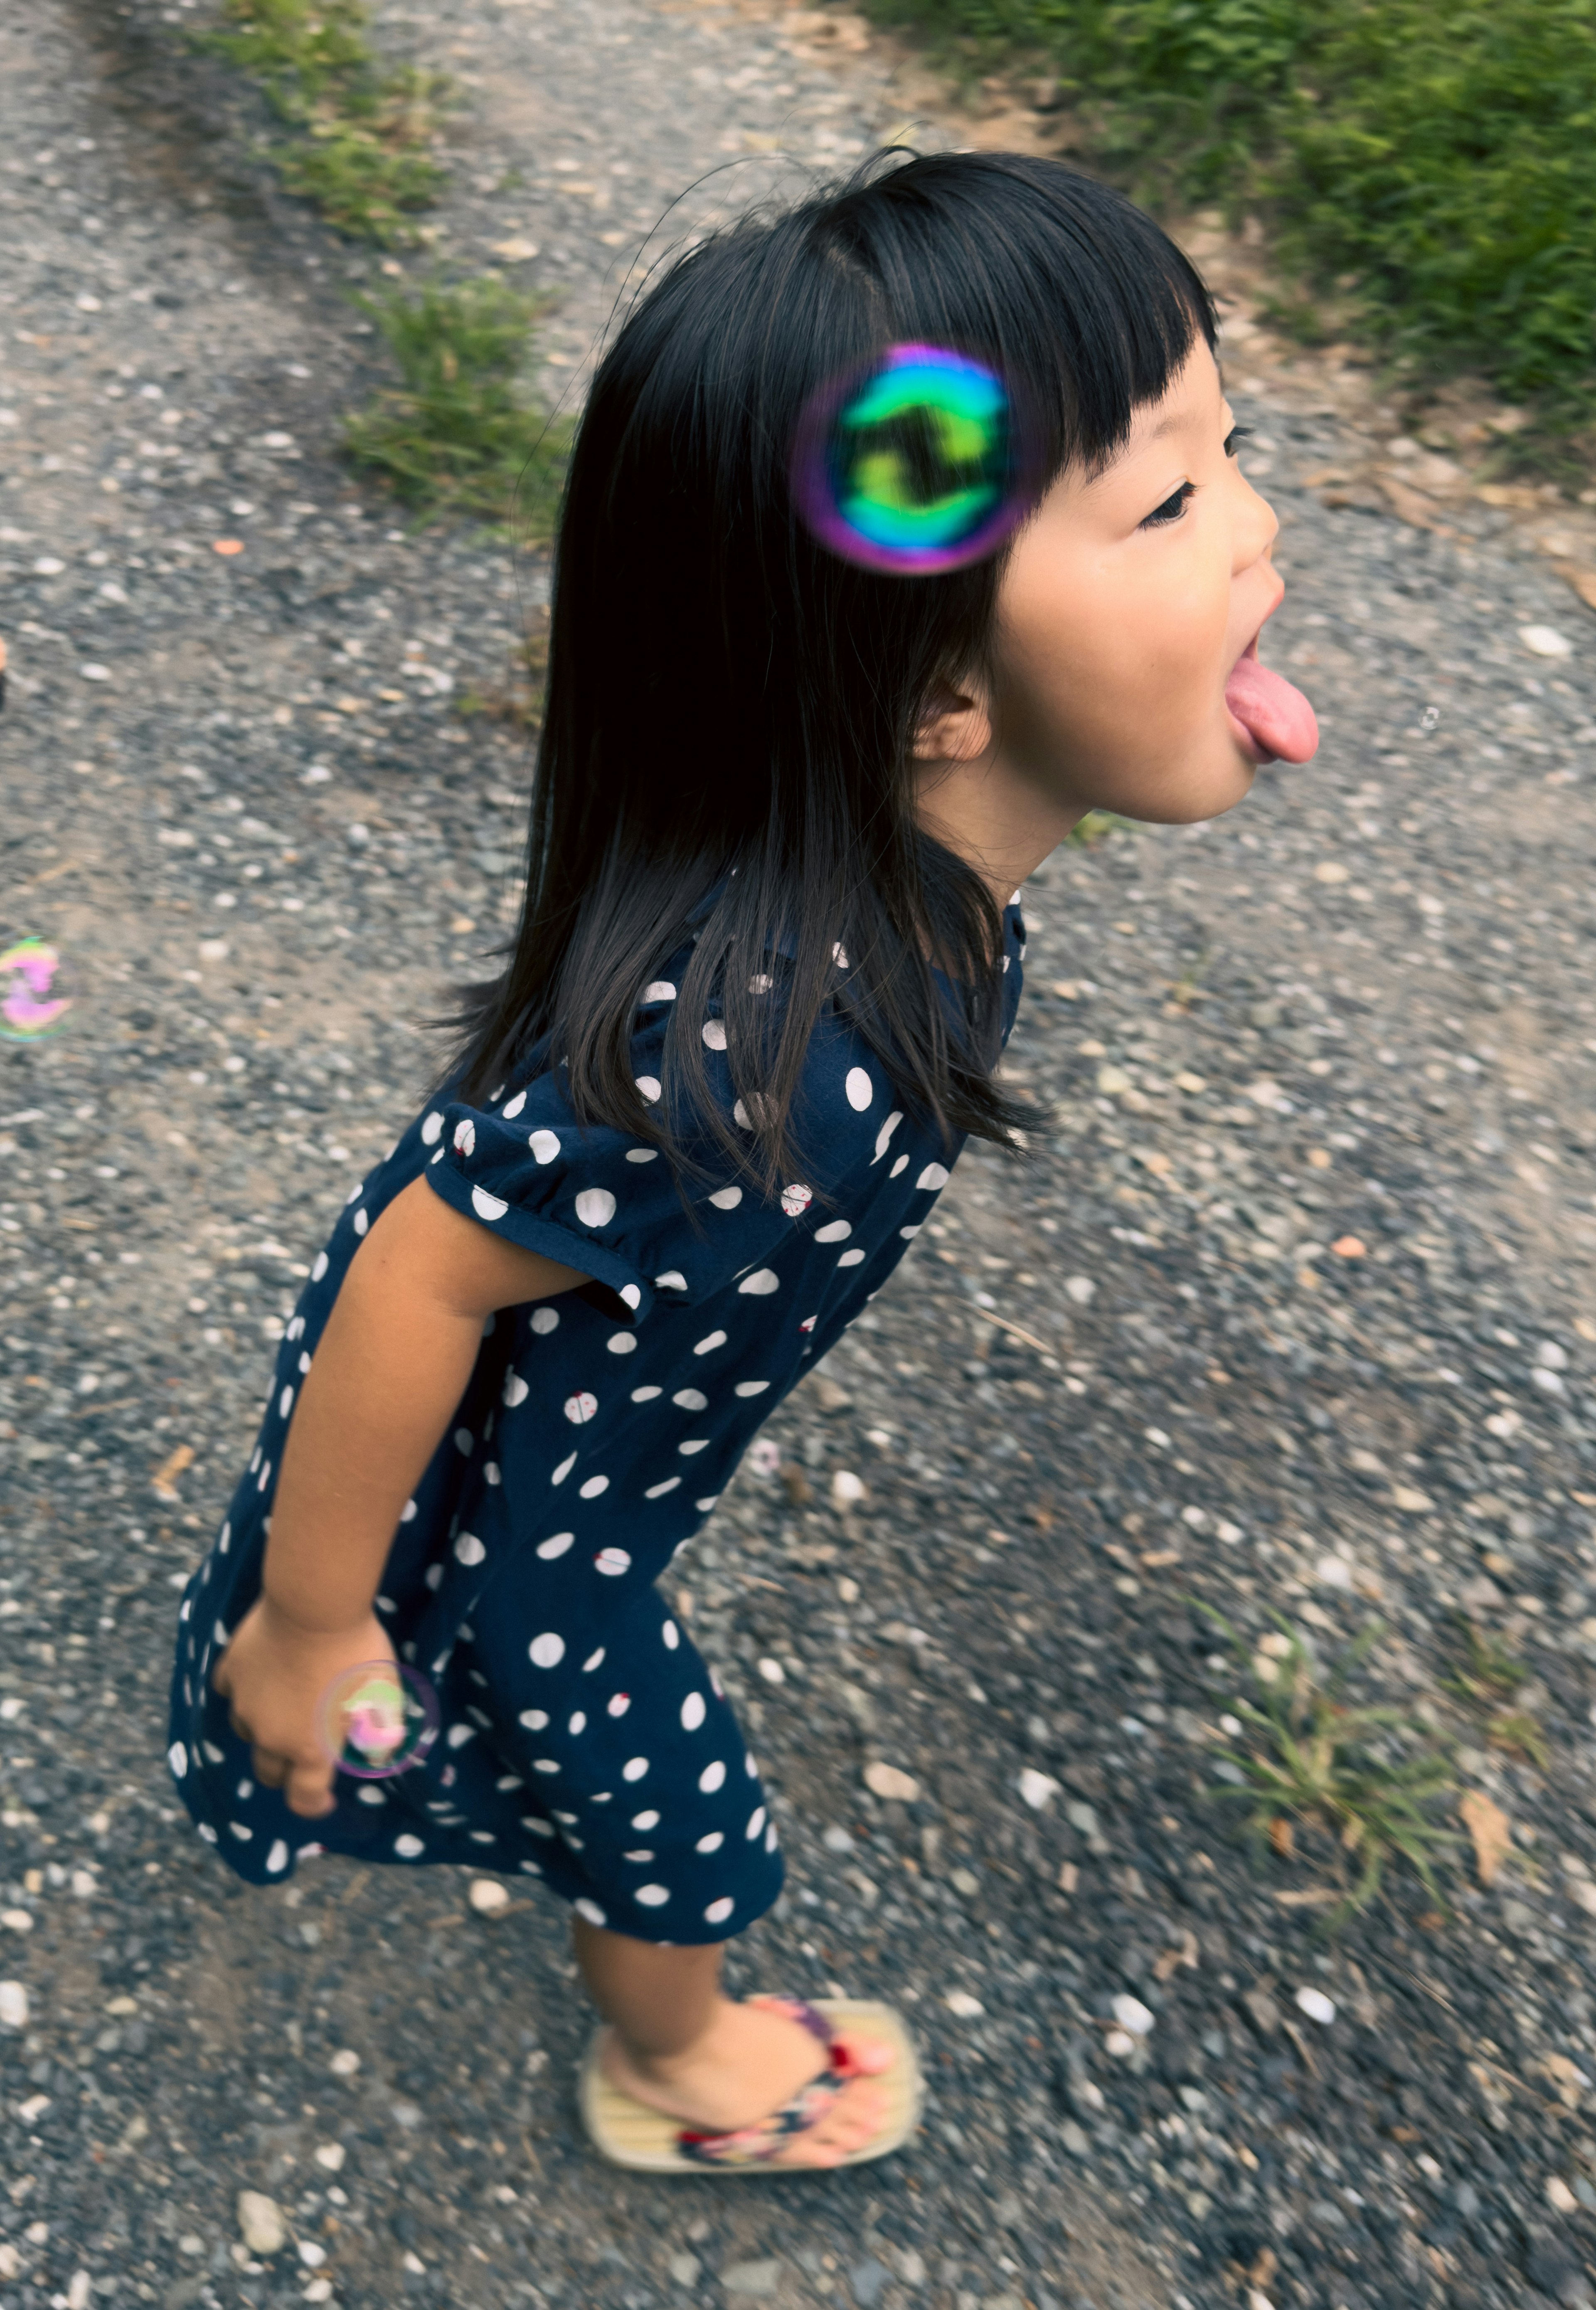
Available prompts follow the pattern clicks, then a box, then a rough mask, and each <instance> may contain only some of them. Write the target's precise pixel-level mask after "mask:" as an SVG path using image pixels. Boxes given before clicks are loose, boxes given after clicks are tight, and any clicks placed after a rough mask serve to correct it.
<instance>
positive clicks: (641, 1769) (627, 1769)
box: [620, 1757, 648, 1781]
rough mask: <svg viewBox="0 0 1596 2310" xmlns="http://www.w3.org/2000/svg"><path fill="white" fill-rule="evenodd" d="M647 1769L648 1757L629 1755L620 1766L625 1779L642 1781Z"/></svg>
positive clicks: (622, 1776)
mask: <svg viewBox="0 0 1596 2310" xmlns="http://www.w3.org/2000/svg"><path fill="white" fill-rule="evenodd" d="M647 1770H648V1759H647V1758H646V1757H629V1758H628V1759H627V1760H626V1762H625V1764H624V1765H622V1767H621V1768H620V1777H621V1779H622V1780H623V1781H640V1780H641V1779H642V1777H643V1776H644V1774H645V1773H646V1771H647Z"/></svg>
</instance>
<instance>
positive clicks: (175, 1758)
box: [166, 1463, 236, 1781]
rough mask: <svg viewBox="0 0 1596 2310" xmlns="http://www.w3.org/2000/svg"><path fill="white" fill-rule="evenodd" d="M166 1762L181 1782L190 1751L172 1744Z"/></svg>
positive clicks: (173, 1775) (181, 1745) (180, 1743)
mask: <svg viewBox="0 0 1596 2310" xmlns="http://www.w3.org/2000/svg"><path fill="white" fill-rule="evenodd" d="M235 1464H236V1463H235ZM166 1761H167V1763H168V1765H169V1767H171V1775H172V1778H173V1779H174V1780H175V1781H180V1780H181V1779H182V1777H183V1776H184V1774H185V1773H186V1771H187V1770H188V1751H187V1750H186V1749H185V1747H184V1746H183V1743H182V1742H181V1741H173V1742H172V1745H171V1747H170V1748H169V1750H167V1752H166Z"/></svg>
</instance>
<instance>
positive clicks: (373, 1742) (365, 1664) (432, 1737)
mask: <svg viewBox="0 0 1596 2310" xmlns="http://www.w3.org/2000/svg"><path fill="white" fill-rule="evenodd" d="M440 1721H441V1712H440V1710H439V1708H438V1696H437V1694H436V1693H435V1692H434V1691H433V1689H432V1687H431V1686H430V1685H429V1683H428V1681H427V1680H426V1678H425V1677H424V1676H421V1675H418V1673H417V1672H416V1671H415V1670H414V1669H413V1668H404V1667H403V1666H401V1664H400V1663H398V1662H397V1661H387V1660H377V1661H361V1662H360V1663H358V1664H357V1665H356V1666H355V1667H353V1668H346V1669H344V1670H343V1672H341V1673H340V1674H339V1675H337V1676H335V1677H334V1679H333V1681H332V1683H331V1684H330V1685H328V1687H327V1689H326V1690H325V1692H324V1693H323V1695H322V1697H321V1701H320V1705H319V1706H318V1708H317V1733H318V1735H319V1737H320V1741H321V1744H322V1747H323V1749H324V1750H325V1753H326V1754H327V1755H328V1756H329V1757H330V1758H331V1759H333V1762H334V1765H335V1766H336V1767H337V1768H338V1770H339V1771H340V1772H341V1773H351V1774H352V1775H353V1776H354V1777H355V1779H356V1780H360V1781H386V1780H391V1779H392V1778H393V1776H394V1775H395V1773H403V1772H404V1771H406V1770H407V1769H408V1768H409V1767H411V1766H412V1765H419V1764H420V1763H421V1761H422V1760H423V1759H424V1758H425V1757H426V1754H427V1752H428V1750H429V1749H430V1748H431V1746H432V1744H433V1742H434V1741H436V1740H437V1738H438V1725H439V1723H440Z"/></svg>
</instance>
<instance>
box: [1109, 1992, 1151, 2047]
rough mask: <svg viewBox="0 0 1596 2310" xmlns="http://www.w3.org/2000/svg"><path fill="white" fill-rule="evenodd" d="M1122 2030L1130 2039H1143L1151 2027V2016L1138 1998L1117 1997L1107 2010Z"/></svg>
mask: <svg viewBox="0 0 1596 2310" xmlns="http://www.w3.org/2000/svg"><path fill="white" fill-rule="evenodd" d="M1109 2010H1110V2011H1111V2012H1112V2013H1113V2015H1114V2018H1115V2020H1116V2021H1117V2022H1118V2023H1119V2026H1120V2028H1122V2029H1128V2030H1129V2031H1130V2033H1131V2035H1132V2037H1145V2036H1147V2035H1148V2034H1149V2031H1150V2030H1151V2028H1152V2026H1153V2015H1152V2013H1151V2011H1150V2010H1149V2008H1148V2007H1147V2006H1145V2005H1144V2004H1143V2003H1142V2002H1141V1999H1140V1998H1139V1997H1126V1996H1119V1997H1116V1998H1115V2001H1114V2003H1113V2004H1112V2006H1111V2007H1110V2008H1109Z"/></svg>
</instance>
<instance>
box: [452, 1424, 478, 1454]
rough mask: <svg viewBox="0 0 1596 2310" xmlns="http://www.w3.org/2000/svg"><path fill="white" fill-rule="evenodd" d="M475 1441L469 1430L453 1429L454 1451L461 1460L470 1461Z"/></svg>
mask: <svg viewBox="0 0 1596 2310" xmlns="http://www.w3.org/2000/svg"><path fill="white" fill-rule="evenodd" d="M476 1440H477V1439H476V1437H474V1436H473V1434H472V1432H471V1430H470V1429H469V1428H456V1429H455V1451H456V1452H458V1453H459V1455H460V1456H461V1458H462V1459H463V1460H469V1459H470V1457H471V1455H472V1450H473V1446H474V1445H475V1443H476Z"/></svg>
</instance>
